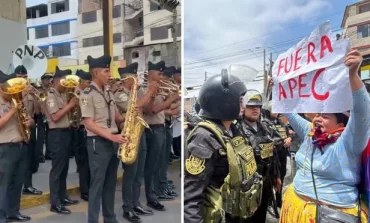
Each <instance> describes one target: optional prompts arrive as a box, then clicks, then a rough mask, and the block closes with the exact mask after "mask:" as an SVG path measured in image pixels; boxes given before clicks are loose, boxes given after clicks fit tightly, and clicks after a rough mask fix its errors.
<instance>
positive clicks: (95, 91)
mask: <svg viewBox="0 0 370 223" xmlns="http://www.w3.org/2000/svg"><path fill="white" fill-rule="evenodd" d="M87 61H88V64H89V70H90V74H91V76H92V82H91V85H90V87H89V88H86V89H85V90H84V91H83V92H82V94H81V98H80V108H81V114H82V118H83V122H84V125H85V128H86V131H87V151H88V156H89V167H90V173H91V180H90V189H89V204H88V222H89V223H98V222H99V214H100V203H102V210H103V216H104V222H118V221H117V219H116V215H115V213H114V198H115V191H116V184H117V169H118V164H119V160H118V159H117V152H118V145H119V144H121V143H123V142H124V141H125V138H124V136H122V135H121V134H120V133H119V132H118V128H117V124H118V125H119V124H121V123H122V121H123V118H122V116H121V115H120V114H119V112H118V110H117V107H116V104H115V102H114V100H113V99H114V96H113V93H112V92H111V91H107V85H108V84H109V80H110V76H111V74H110V63H111V57H110V56H102V57H99V58H92V57H91V56H88V57H87Z"/></svg>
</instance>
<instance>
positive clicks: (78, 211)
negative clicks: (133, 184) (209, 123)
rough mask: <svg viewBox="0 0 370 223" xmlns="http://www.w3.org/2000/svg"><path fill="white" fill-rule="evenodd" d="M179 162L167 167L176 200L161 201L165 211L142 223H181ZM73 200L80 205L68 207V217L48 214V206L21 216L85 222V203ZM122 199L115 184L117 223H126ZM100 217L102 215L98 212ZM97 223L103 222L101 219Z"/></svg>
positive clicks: (38, 221)
mask: <svg viewBox="0 0 370 223" xmlns="http://www.w3.org/2000/svg"><path fill="white" fill-rule="evenodd" d="M179 164H180V163H179V162H177V163H175V164H173V165H172V166H170V167H169V172H168V177H169V179H170V180H172V181H173V182H174V184H175V185H176V189H175V191H176V193H178V194H179V196H178V197H177V199H176V200H173V201H167V202H165V201H163V202H162V203H163V205H165V206H166V211H163V212H160V211H155V212H154V215H152V216H143V217H141V218H142V222H152V223H159V222H174V223H175V222H181V199H180V196H181V191H180V190H181V178H180V177H179V169H180V168H179ZM142 189H144V187H142ZM141 195H142V196H141V199H140V200H141V204H142V205H143V206H144V207H146V206H145V205H146V201H145V192H144V190H142V193H141ZM72 198H73V199H78V200H80V203H79V204H78V205H75V206H69V207H68V208H70V210H71V211H72V214H70V215H59V214H55V213H53V212H50V211H49V209H50V206H49V205H48V204H46V205H42V206H38V207H34V208H30V209H25V210H22V214H26V215H30V216H31V217H32V221H29V222H30V223H62V222H63V223H64V222H70V223H80V222H87V202H85V201H82V200H81V199H80V198H79V197H72ZM121 205H122V198H121V184H120V183H119V184H117V187H116V198H115V210H116V211H115V213H116V215H117V220H118V221H119V222H125V223H126V222H128V221H126V220H125V219H123V217H122V214H123V213H122V208H121ZM100 215H102V213H101V212H100ZM99 222H103V219H102V218H101V219H100V221H99Z"/></svg>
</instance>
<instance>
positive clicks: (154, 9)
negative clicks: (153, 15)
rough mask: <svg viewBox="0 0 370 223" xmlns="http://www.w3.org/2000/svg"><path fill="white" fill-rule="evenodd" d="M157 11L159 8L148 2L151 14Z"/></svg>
mask: <svg viewBox="0 0 370 223" xmlns="http://www.w3.org/2000/svg"><path fill="white" fill-rule="evenodd" d="M157 10H161V6H159V5H157V4H155V3H153V2H150V11H151V12H153V11H157Z"/></svg>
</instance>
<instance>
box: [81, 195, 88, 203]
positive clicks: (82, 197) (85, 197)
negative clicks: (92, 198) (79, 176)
mask: <svg viewBox="0 0 370 223" xmlns="http://www.w3.org/2000/svg"><path fill="white" fill-rule="evenodd" d="M81 199H82V200H84V201H89V195H88V194H81Z"/></svg>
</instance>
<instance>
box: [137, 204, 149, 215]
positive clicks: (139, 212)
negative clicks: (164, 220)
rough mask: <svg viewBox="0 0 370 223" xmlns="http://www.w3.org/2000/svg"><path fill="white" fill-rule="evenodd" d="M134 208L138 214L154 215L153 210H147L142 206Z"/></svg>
mask: <svg viewBox="0 0 370 223" xmlns="http://www.w3.org/2000/svg"><path fill="white" fill-rule="evenodd" d="M133 210H134V211H135V213H136V214H138V215H153V211H152V210H145V209H144V208H143V207H141V206H137V207H134V208H133Z"/></svg>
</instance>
